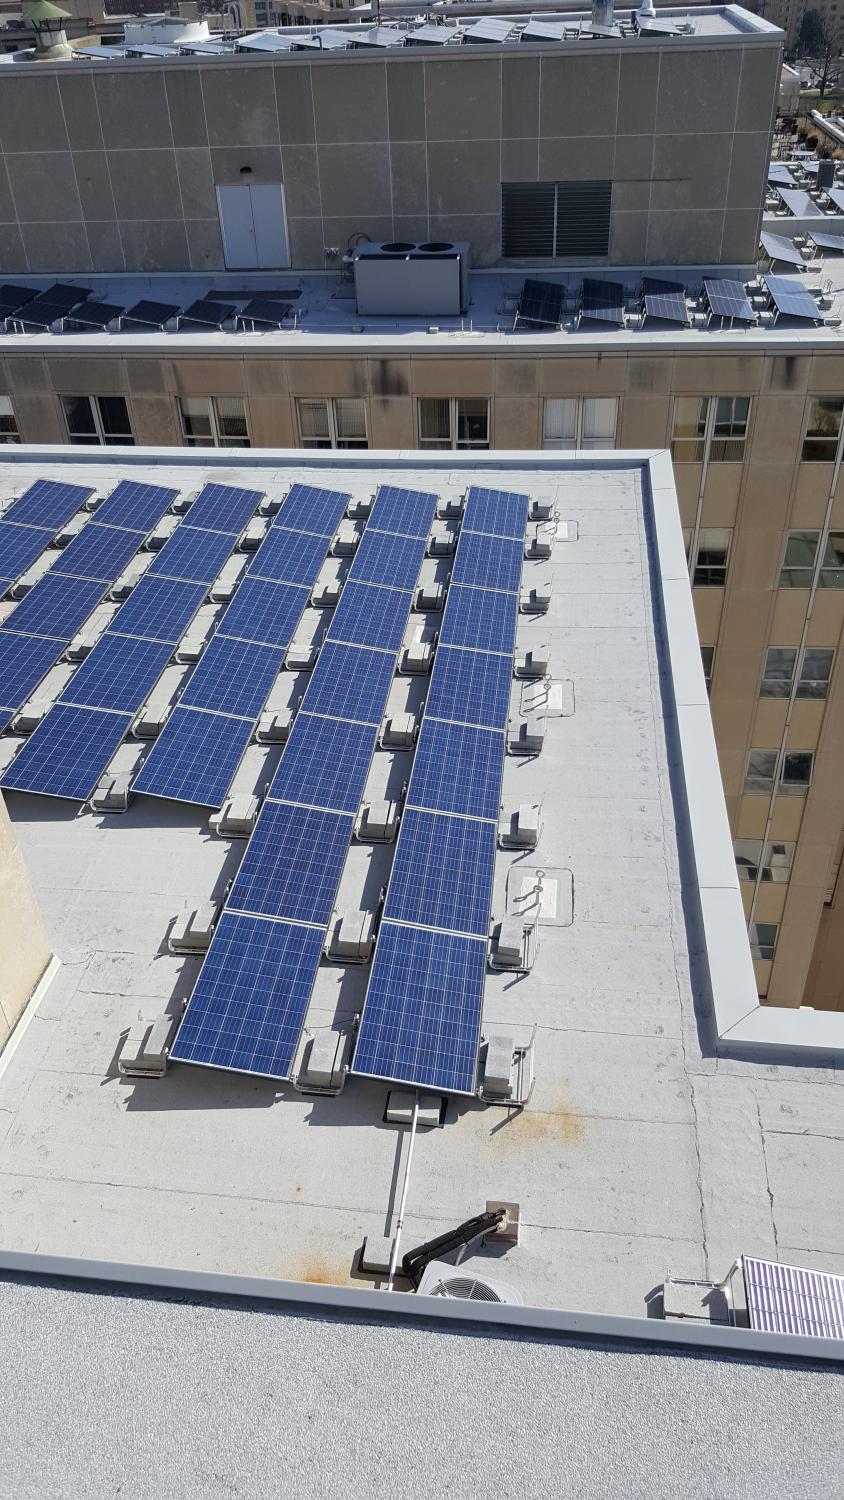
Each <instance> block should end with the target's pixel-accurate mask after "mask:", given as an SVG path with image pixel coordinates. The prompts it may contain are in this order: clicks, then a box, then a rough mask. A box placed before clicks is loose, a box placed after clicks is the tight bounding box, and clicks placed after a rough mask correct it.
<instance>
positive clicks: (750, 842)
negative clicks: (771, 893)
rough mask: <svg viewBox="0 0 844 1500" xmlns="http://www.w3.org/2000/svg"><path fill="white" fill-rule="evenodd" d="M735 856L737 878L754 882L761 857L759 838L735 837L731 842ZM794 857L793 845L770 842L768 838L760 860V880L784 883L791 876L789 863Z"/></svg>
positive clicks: (778, 883)
mask: <svg viewBox="0 0 844 1500" xmlns="http://www.w3.org/2000/svg"><path fill="white" fill-rule="evenodd" d="M733 849H734V851H735V856H736V869H737V871H738V878H739V880H744V881H749V882H752V883H753V884H754V885H755V884H756V881H757V879H758V878H759V866H760V860H761V858H762V840H761V839H736V840H735V842H734V844H733ZM793 859H794V845H793V844H781V843H779V842H772V841H771V840H770V839H769V840H768V843H767V844H766V846H765V859H764V861H763V862H762V881H763V882H764V883H765V884H769V883H770V882H772V881H773V882H774V883H775V884H776V885H785V883H786V881H787V880H788V879H789V878H790V876H791V863H792V860H793Z"/></svg>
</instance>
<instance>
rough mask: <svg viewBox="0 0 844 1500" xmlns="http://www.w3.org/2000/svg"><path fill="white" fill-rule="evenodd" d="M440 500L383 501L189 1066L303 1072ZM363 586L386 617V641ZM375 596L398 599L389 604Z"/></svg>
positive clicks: (318, 676)
mask: <svg viewBox="0 0 844 1500" xmlns="http://www.w3.org/2000/svg"><path fill="white" fill-rule="evenodd" d="M435 504H436V496H435V495H432V494H422V493H418V492H415V491H403V490H398V489H395V488H392V487H389V486H385V487H383V488H382V489H380V490H379V492H378V494H377V496H376V498H375V503H374V506H373V509H372V514H371V517H370V519H369V522H368V524H367V527H366V530H365V532H364V538H363V540H362V541H361V543H360V545H359V547H358V550H357V553H356V555H355V558H354V560H353V562H352V565H351V568H350V570H349V575H348V579H347V581H346V584H345V586H344V589H343V594H342V598H341V603H340V605H339V606H338V608H337V610H336V611H335V615H334V619H333V621H332V624H331V628H330V630H329V632H328V636H327V637H326V640H325V643H324V645H323V647H322V651H321V653H320V658H319V661H318V663H317V666H316V668H315V670H314V673H313V675H312V677H311V680H310V682H309V684H308V687H307V689H306V692H305V694H304V697H303V699H302V704H301V707H300V709H299V712H298V714H297V716H296V721H295V723H294V726H293V730H292V732H291V734H290V737H289V739H288V741H287V744H286V746H285V749H284V752H283V754H282V757H281V760H280V762H279V765H278V769H277V771H276V774H275V776H274V778H273V780H272V782H271V784H270V788H269V792H268V794H267V798H266V800H265V802H264V805H263V807H262V809H261V813H260V815H259V817H258V821H257V823H256V826H255V831H254V833H253V834H252V837H251V839H250V840H249V844H248V846H247V850H246V854H245V856H244V859H243V862H242V864H241V866H240V869H239V871H238V874H237V876H236V878H235V881H234V884H233V886H232V889H231V892H230V894H229V897H228V901H227V903H226V908H225V911H224V913H223V916H222V918H221V921H220V923H219V926H218V928H217V931H216V933H215V935H214V937H213V939H212V942H211V946H210V949H209V951H208V956H207V958H206V960H205V962H204V964H203V967H202V970H201V973H200V975H199V979H198V981H197V984H196V987H195V989H194V991H193V995H192V996H191V999H190V1002H189V1004H188V1007H187V1010H186V1012H185V1017H184V1020H183V1022H182V1024H181V1027H180V1028H179V1032H178V1035H177V1037H176V1040H175V1043H174V1046H173V1048H172V1051H171V1056H172V1057H173V1058H174V1059H175V1060H177V1061H182V1062H189V1063H196V1064H199V1065H202V1066H205V1067H215V1068H224V1069H233V1070H235V1071H239V1072H247V1073H257V1074H262V1075H267V1076H269V1077H273V1078H287V1077H289V1074H290V1071H291V1068H292V1066H293V1061H294V1058H295V1054H296V1049H297V1046H298V1042H299V1037H300V1035H301V1031H302V1026H303V1024H304V1020H305V1014H306V1011H307V1007H308V1003H309V1000H310V996H311V991H312V988H313V984H314V980H315V978H316V973H317V969H318V967H319V962H320V958H321V955H322V950H323V945H324V942H325V930H326V928H327V926H328V923H329V921H330V918H331V915H332V912H333V909H334V903H335V900H336V896H337V889H338V886H339V883H340V878H341V875H342V872H343V866H344V863H345V860H346V856H347V853H348V849H349V844H350V841H351V837H352V830H353V826H354V814H355V813H356V811H357V809H358V807H359V805H360V801H361V798H362V796H363V791H364V786H365V783H366V779H367V776H368V773H369V768H370V765H371V761H372V756H373V753H374V750H375V744H376V738H377V734H378V728H379V726H380V724H381V720H382V717H383V714H384V709H385V707H386V703H387V697H388V694H389V691H390V683H391V681H392V677H393V674H394V672H395V667H396V658H397V653H398V650H399V648H400V646H401V642H402V639H403V637H404V632H405V629H406V627H407V620H408V616H409V613H410V608H411V604H412V600H413V589H414V586H415V583H416V580H417V578H418V575H419V569H420V567H421V565H422V561H423V558H424V554H425V541H426V537H427V535H428V532H429V530H430V526H431V521H432V519H433V514H434V507H435ZM259 555H260V554H259ZM379 567H380V569H381V574H380V578H379V580H378V582H377V583H376V582H374V581H370V580H372V579H374V575H375V573H376V571H377V569H378V568H379ZM397 568H398V570H399V572H400V575H401V576H400V578H399V577H397V576H396V569H397ZM359 590H365V591H366V600H367V605H366V608H367V611H369V613H370V615H372V612H373V611H374V615H372V617H373V618H374V619H375V620H376V621H377V622H378V624H379V629H380V632H381V634H380V638H379V640H378V641H377V642H375V643H371V642H370V641H369V636H370V634H371V632H370V630H369V628H368V623H367V622H368V616H367V615H366V614H365V613H362V611H361V606H360V601H359V599H358V597H357V592H356V591H359ZM374 596H380V597H381V598H383V599H386V600H387V601H388V602H389V604H390V607H389V608H385V609H384V610H381V611H378V610H377V609H376V608H375V604H376V602H377V601H376V600H375V598H374ZM347 599H352V601H353V603H352V606H351V607H350V608H346V609H344V608H343V606H344V604H345V602H346V600H347ZM361 635H363V636H365V637H366V640H365V641H363V642H361V641H360V640H359V639H356V636H361Z"/></svg>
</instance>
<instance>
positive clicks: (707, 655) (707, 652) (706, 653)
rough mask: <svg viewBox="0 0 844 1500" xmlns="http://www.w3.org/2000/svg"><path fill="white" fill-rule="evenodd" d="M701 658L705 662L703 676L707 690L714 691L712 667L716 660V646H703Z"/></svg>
mask: <svg viewBox="0 0 844 1500" xmlns="http://www.w3.org/2000/svg"><path fill="white" fill-rule="evenodd" d="M700 659H701V661H702V662H703V676H704V681H705V682H706V691H707V692H708V693H711V692H712V667H713V663H714V661H715V647H714V646H701V648H700Z"/></svg>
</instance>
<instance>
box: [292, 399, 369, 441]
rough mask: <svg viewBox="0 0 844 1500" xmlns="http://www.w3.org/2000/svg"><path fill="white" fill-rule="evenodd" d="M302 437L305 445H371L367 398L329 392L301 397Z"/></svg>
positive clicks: (298, 404) (298, 408) (297, 409)
mask: <svg viewBox="0 0 844 1500" xmlns="http://www.w3.org/2000/svg"><path fill="white" fill-rule="evenodd" d="M296 417H297V420H298V423H299V441H300V443H301V444H302V447H303V448H367V447H368V446H369V445H368V443H367V439H366V402H365V401H359V400H358V399H357V398H351V397H348V398H347V397H344V396H336V397H334V398H332V397H330V396H327V397H326V398H325V399H324V400H317V401H297V402H296Z"/></svg>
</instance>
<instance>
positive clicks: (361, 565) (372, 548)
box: [349, 527, 425, 589]
mask: <svg viewBox="0 0 844 1500" xmlns="http://www.w3.org/2000/svg"><path fill="white" fill-rule="evenodd" d="M424 559H425V542H424V540H423V539H422V538H421V537H407V536H397V535H395V534H393V533H391V532H384V531H375V530H370V529H369V527H367V529H366V531H364V533H363V536H362V537H361V539H360V543H359V545H358V549H357V551H356V552H355V556H354V560H353V562H352V566H351V569H350V570H349V578H350V579H353V580H354V581H355V582H356V583H380V584H389V585H390V586H391V587H392V588H396V589H412V588H414V586H415V584H416V582H417V580H418V578H419V571H420V569H421V567H422V563H423V561H424Z"/></svg>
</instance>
